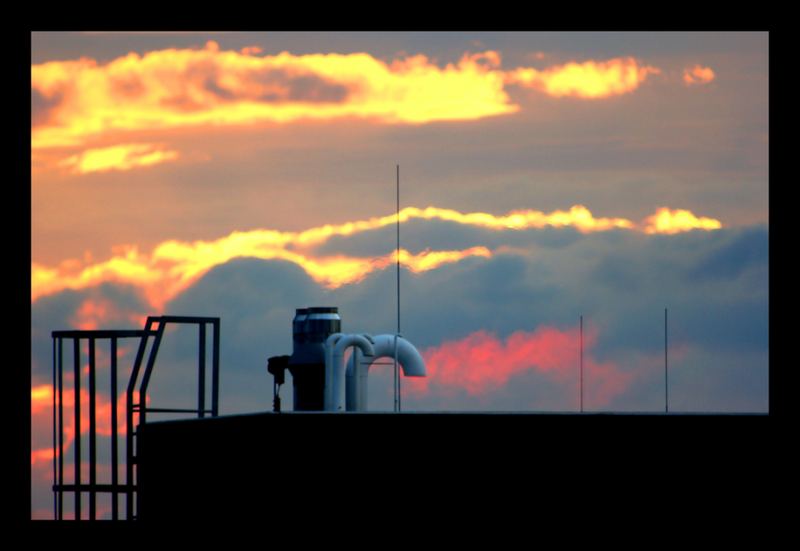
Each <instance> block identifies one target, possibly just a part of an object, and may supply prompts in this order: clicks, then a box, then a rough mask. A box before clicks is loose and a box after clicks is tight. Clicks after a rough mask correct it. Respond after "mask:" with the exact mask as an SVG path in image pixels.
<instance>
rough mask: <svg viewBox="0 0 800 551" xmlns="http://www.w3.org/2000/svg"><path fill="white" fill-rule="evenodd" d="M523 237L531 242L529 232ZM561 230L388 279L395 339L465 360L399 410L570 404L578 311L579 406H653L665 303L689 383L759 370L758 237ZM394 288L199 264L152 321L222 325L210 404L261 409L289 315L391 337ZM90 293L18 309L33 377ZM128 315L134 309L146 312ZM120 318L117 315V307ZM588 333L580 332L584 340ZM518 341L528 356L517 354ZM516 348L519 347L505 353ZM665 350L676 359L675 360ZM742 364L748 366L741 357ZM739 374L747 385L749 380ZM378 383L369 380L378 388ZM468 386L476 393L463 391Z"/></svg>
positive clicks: (373, 278)
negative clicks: (315, 308)
mask: <svg viewBox="0 0 800 551" xmlns="http://www.w3.org/2000/svg"><path fill="white" fill-rule="evenodd" d="M458 227H461V226H454V230H455V229H457V228H458ZM463 227H464V229H465V230H468V231H472V230H473V229H474V228H472V227H471V226H463ZM515 235H516V234H515ZM535 235H538V232H534V233H531V234H529V236H535ZM575 236H576V239H574V240H573V241H570V242H568V243H566V244H562V245H560V246H558V247H543V246H541V245H539V244H537V243H536V242H535V241H532V242H531V243H530V244H529V245H528V251H529V254H517V253H503V252H497V253H495V254H493V255H492V256H490V257H482V256H472V257H469V258H465V259H463V260H461V261H460V262H455V263H449V264H442V265H441V266H440V267H438V268H437V269H435V270H429V271H425V272H413V271H411V270H410V269H407V268H406V269H403V270H402V274H401V286H402V295H401V298H402V332H403V334H404V335H405V336H406V337H407V338H409V340H411V342H413V343H414V344H415V345H416V346H417V347H418V348H419V349H420V350H422V351H425V350H428V349H431V350H439V351H440V352H441V351H445V350H447V351H451V350H452V351H453V354H455V356H454V357H456V358H461V360H463V361H461V362H460V365H461V366H462V367H461V368H460V369H462V370H464V372H463V373H461V372H458V373H456V372H455V370H456V368H455V366H456V364H457V363H459V362H457V361H454V362H452V363H447V362H445V360H444V355H443V352H442V353H441V354H439V355H437V356H436V358H439V359H441V361H440V360H439V359H437V361H440V363H439V364H437V365H436V368H435V369H437V373H438V375H435V376H433V377H431V378H430V379H429V381H428V383H427V385H428V388H429V391H428V392H419V393H409V394H408V402H407V403H408V406H409V407H411V408H421V409H426V410H441V409H447V410H458V409H463V408H469V409H474V408H475V407H477V408H478V409H484V410H487V409H488V410H496V409H507V406H508V404H507V402H506V401H507V400H511V401H513V403H514V404H515V406H514V408H515V409H516V408H521V409H528V410H531V409H556V410H559V409H560V410H565V409H572V408H574V407H575V396H576V394H575V385H576V384H577V382H576V381H577V379H576V377H577V375H576V374H575V372H574V370H575V369H576V366H577V360H576V357H577V356H576V349H575V346H576V344H575V343H576V342H577V341H576V340H575V339H574V337H575V331H576V330H577V325H578V317H579V316H580V315H583V316H584V320H585V325H586V327H587V335H586V336H587V339H588V340H587V347H586V350H587V351H588V352H589V353H588V356H587V358H589V361H590V362H593V363H591V364H589V363H587V365H591V366H593V367H592V371H591V373H593V374H594V376H595V377H597V378H596V379H594V380H593V383H592V384H593V385H596V386H593V387H592V389H593V390H592V393H591V396H592V400H597V402H592V404H593V407H603V408H606V409H614V408H616V409H639V410H647V409H653V410H657V409H658V407H660V406H659V404H660V402H659V399H660V398H659V397H660V396H663V387H659V384H660V381H662V380H663V378H662V377H663V371H661V370H660V365H661V364H660V359H661V358H663V342H664V341H663V330H664V327H663V310H664V308H665V307H669V311H670V342H671V343H672V351H671V355H670V357H671V358H673V359H674V364H675V365H674V367H675V369H676V370H678V369H680V366H681V365H688V363H685V362H684V359H683V358H687V359H686V362H689V359H692V358H695V359H696V358H700V357H704V358H711V359H713V362H714V365H713V366H712V365H708V367H706V366H704V364H703V362H702V361H699V360H697V361H695V360H694V359H692V361H691V365H692V367H691V369H693V370H696V374H695V375H693V376H695V377H697V378H698V379H702V380H703V385H704V387H705V388H709V389H711V388H714V387H715V384H720V385H721V386H720V388H726V387H725V385H722V383H721V382H718V383H715V382H714V381H713V380H709V379H707V378H708V377H711V378H712V379H716V378H719V377H725V376H726V375H725V370H724V369H723V368H722V366H724V365H725V364H726V363H728V362H730V361H733V359H734V358H739V359H737V360H736V361H737V362H738V363H737V365H739V366H740V367H739V368H738V369H740V370H741V371H742V372H743V371H745V370H747V369H748V368H747V364H748V362H749V365H751V368H752V369H756V368H758V369H760V367H759V366H764V365H766V362H767V358H768V335H769V325H768V255H767V254H766V250H767V246H768V239H767V232H766V229H764V228H749V229H746V230H731V229H722V230H718V231H714V232H689V233H684V234H677V235H648V234H645V233H640V232H628V231H616V232H597V233H587V234H580V233H577V232H575ZM518 246H519V247H523V244H522V243H520V244H518ZM394 286H395V273H394V270H393V269H387V270H377V271H373V272H371V273H369V274H367V275H366V276H365V277H364V278H363V279H362V280H361V281H360V282H358V283H355V284H352V285H344V286H340V287H336V288H327V287H325V286H323V285H321V284H320V283H318V282H316V281H315V280H314V279H313V278H312V277H311V276H310V275H309V274H308V273H307V272H306V271H305V269H303V268H302V267H301V266H299V265H297V264H295V263H293V262H290V261H286V260H280V259H271V260H261V259H255V258H240V259H233V260H229V261H227V262H225V263H222V264H220V265H218V266H215V267H213V268H211V269H210V270H209V271H207V272H206V273H205V274H204V275H203V276H201V277H199V278H198V279H197V280H196V281H195V282H193V283H191V284H190V285H189V286H188V287H186V288H185V289H183V290H182V291H180V292H179V293H178V294H177V295H176V296H175V297H174V298H173V299H172V300H170V301H168V302H167V303H166V304H165V305H164V310H163V311H164V312H166V313H171V314H178V315H180V314H185V315H211V316H220V317H221V319H222V389H223V397H224V398H223V401H222V404H223V409H224V411H226V412H232V411H237V412H246V411H254V410H256V411H257V410H267V409H269V408H270V401H271V395H272V389H271V386H270V380H269V378H268V376H267V374H266V371H265V363H266V359H267V358H268V357H269V356H273V355H280V354H287V353H291V319H292V317H293V315H294V309H295V308H298V307H302V306H312V305H334V306H338V307H339V311H340V313H341V315H342V318H343V329H344V330H345V331H348V332H349V331H354V332H361V331H366V332H371V333H374V334H377V333H382V332H391V331H394V328H395V324H396V317H395V316H396V311H395V302H394V301H395V296H394V292H393V291H394ZM102 289H104V291H103V294H101V295H97V296H96V297H94V298H95V300H97V301H99V300H100V299H101V298H106V299H109V300H110V297H116V298H115V299H113V300H116V301H119V302H120V303H121V304H123V305H124V304H128V303H130V307H133V306H134V305H136V304H140V303H136V301H135V300H133V297H134V296H135V295H134V294H133V288H127V289H126V288H124V287H118V286H111V285H106V286H105V287H102ZM123 291H124V292H123ZM88 292H89V290H85V291H81V292H75V291H68V292H62V293H57V294H55V295H53V296H50V297H42V298H41V299H39V300H38V301H36V302H35V303H34V304H33V305H32V317H33V321H34V326H33V330H34V331H33V335H32V338H33V341H32V356H33V358H34V361H35V362H36V363H37V364H38V363H40V364H41V367H40V368H37V369H36V370H35V373H38V374H40V378H41V379H42V380H47V377H49V365H50V364H49V363H48V362H49V361H51V355H52V352H51V349H50V345H49V331H50V330H53V329H62V328H68V327H69V320H73V319H76V318H77V317H78V312H79V311H81V310H82V309H84V310H91V309H86V308H85V307H84V306H83V305H84V304H85V303H86V299H85V298H84V297H85V296H86V295H85V294H86V293H88ZM140 307H141V308H142V309H143V310H144V311H147V306H146V305H145V306H140ZM119 310H121V311H122V312H127V310H128V307H127V306H126V307H125V308H119ZM150 313H154V312H150ZM155 313H158V312H155ZM56 318H57V319H58V320H61V321H57V320H56ZM98 319H100V318H98ZM117 319H119V320H120V321H119V324H120V325H124V326H125V327H131V326H133V324H132V323H124V318H123V317H119V318H117ZM54 320H56V321H54ZM98 324H99V322H98ZM589 327H593V328H594V331H595V333H594V334H593V335H594V336H593V337H590V333H589V331H588V328H589ZM549 330H553V331H550V332H548V331H549ZM515 334H518V335H521V336H519V337H516V338H517V339H520V340H519V341H517V340H512V339H511V336H512V335H515ZM476 335H478V336H482V337H481V338H478V337H477V336H476ZM468 337H469V338H468ZM175 338H176V339H178V341H180V342H179V343H178V344H176V345H175V348H173V349H170V346H172V345H171V344H169V343H172V342H173V341H174V339H173V337H172V336H170V337H169V338H168V339H165V346H164V350H163V354H162V353H160V355H159V361H160V362H164V363H165V364H168V365H170V366H171V367H172V369H170V370H164V371H163V372H162V371H159V373H160V374H161V375H158V376H159V377H162V378H160V379H159V381H158V385H156V386H158V387H159V388H162V389H165V390H163V392H164V393H165V394H164V395H165V396H166V397H167V398H168V399H170V398H169V397H170V396H179V395H180V396H186V395H187V393H186V386H185V377H186V373H190V374H191V373H193V371H192V368H191V365H188V364H187V365H183V364H184V363H186V362H189V363H191V361H194V360H193V359H192V358H194V354H196V332H194V333H192V332H191V331H189V333H187V334H186V336H185V338H184V337H180V336H176V337H175ZM182 339H183V340H185V341H186V342H185V343H184V342H183V340H182ZM167 341H168V342H167ZM446 343H450V345H448V346H445V344H446ZM476 343H477V344H480V343H488V344H487V347H489V348H490V349H492V350H496V351H498V353H499V354H506V357H507V361H506V360H504V361H503V362H497V366H496V367H494V368H493V369H494V370H495V371H496V372H494V371H491V370H490V369H489V367H488V363H487V362H480V361H476V362H473V363H474V364H475V365H474V366H473V365H472V364H471V363H470V362H471V361H467V360H466V359H465V358H466V356H464V355H463V354H462V356H463V357H462V356H458V354H456V353H457V352H458V351H459V350H463V351H465V352H464V354H466V353H467V352H468V351H470V350H472V349H473V348H474V346H473V345H475V346H477V344H476ZM530 343H536V344H537V346H538V347H539V348H536V347H533V348H526V346H529V345H530ZM545 345H547V346H545ZM470 346H472V348H470ZM530 346H533V345H530ZM459 347H460V348H459ZM491 347H494V348H491ZM517 349H519V350H522V351H524V353H520V354H519V355H518V356H515V355H514V351H515V350H517ZM542 350H551V351H552V352H553V355H551V356H542V355H538V356H537V354H539V353H540V351H542ZM679 350H689V351H690V352H689V353H688V355H686V354H684V356H683V357H681V356H680V354H679ZM696 351H702V354H700V355H698V354H699V353H698V352H696ZM570 358H572V359H571V360H570ZM741 358H749V359H748V362H744V360H742V359H741ZM440 365H441V369H439V367H440ZM448 366H449V367H448ZM570 366H572V367H571V369H573V371H570ZM717 366H720V367H719V368H717ZM712 367H713V368H714V369H712ZM184 368H186V369H184ZM195 369H196V367H195ZM687 369H689V368H688V367H687ZM758 369H757V370H758ZM448 370H449V371H448ZM570 373H572V374H571V375H570ZM587 373H588V372H587ZM759 373H761V372H760V371H759ZM751 377H754V378H756V379H759V377H761V375H752V376H751ZM379 380H380V377H378V378H376V381H375V382H376V384H377V383H378V381H379ZM759 380H760V379H759ZM437 381H438V382H437ZM410 384H414V383H410ZM422 384H424V383H422ZM481 385H483V386H481ZM479 387H480V388H483V389H484V392H483V393H482V394H480V393H479V394H474V391H475V390H476V389H477V388H479ZM154 388H155V387H154ZM287 388H288V387H287ZM409 388H411V387H409ZM659 388H660V389H661V391H662V393H659ZM737 388H738V387H737ZM752 388H753V390H752V392H753V393H756V394H758V393H759V392H761V391H762V390H763V388H765V387H764V385H762V384H758V385H753V387H752ZM543 389H549V392H550V394H549V395H548V394H547V392H544V390H543ZM676 392H677V391H676ZM288 394H289V395H287V393H286V392H284V394H283V398H284V403H285V405H286V407H287V408H290V407H291V396H290V394H291V393H290V392H289V393H288ZM377 395H378V394H377V393H376V396H377ZM745 395H747V392H746V390H745V389H743V388H738V390H737V396H739V397H742V396H745ZM587 396H588V394H587ZM683 396H684V398H683V402H682V403H683V405H684V407H686V408H689V409H690V408H691V407H692V404H695V406H696V407H697V408H700V407H701V406H702V399H701V397H700V396H699V394H697V393H694V392H693V393H692V394H691V396H692V398H691V399H690V398H689V397H688V396H689V395H686V394H684V395H683ZM190 399H191V397H190ZM737 399H739V398H737ZM737 399H734V398H730V399H725V400H727V401H725V404H726V406H725V407H726V408H731V409H735V408H736V407H737V406H736V405H735V403H736V400H737ZM170 400H171V399H170ZM476 400H477V401H476ZM692 400H695V402H693V401H692ZM696 400H700V401H696ZM741 400H742V401H741V404H742V405H741V406H740V410H741V408H746V407H750V405H752V404H758V403H763V401H764V398H763V397H760V396H750V397H749V398H747V399H745V398H741ZM722 401H724V400H723V399H722V398H721V399H720V402H719V403H722ZM159 403H161V402H159ZM165 403H167V400H165ZM603 404H604V405H603Z"/></svg>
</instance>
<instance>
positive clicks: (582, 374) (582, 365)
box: [581, 316, 583, 413]
mask: <svg viewBox="0 0 800 551" xmlns="http://www.w3.org/2000/svg"><path fill="white" fill-rule="evenodd" d="M581 413H583V316H581Z"/></svg>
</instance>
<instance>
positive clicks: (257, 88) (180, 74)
mask: <svg viewBox="0 0 800 551" xmlns="http://www.w3.org/2000/svg"><path fill="white" fill-rule="evenodd" d="M258 53H259V52H258V50H257V49H245V50H243V51H241V52H237V51H220V49H219V46H218V45H217V44H216V43H214V42H209V43H208V44H206V47H205V48H203V49H180V50H179V49H166V50H158V51H152V52H149V53H147V54H145V55H141V56H140V55H139V54H136V53H130V54H128V55H127V56H125V57H120V58H117V59H114V60H112V61H111V62H109V63H106V64H98V63H97V62H96V61H95V60H93V59H87V58H81V59H79V60H77V61H53V62H48V63H43V64H38V65H33V66H32V67H31V86H32V104H33V106H34V113H33V120H32V126H33V131H32V146H33V147H34V148H38V147H49V146H70V145H81V144H82V143H84V141H85V140H86V139H88V138H90V137H94V136H99V135H102V134H107V133H111V132H117V131H126V130H142V129H159V128H176V127H188V126H196V125H239V124H254V123H259V122H263V121H272V122H279V123H285V122H292V121H297V120H300V119H331V118H339V117H349V116H355V117H368V118H373V119H376V120H379V121H384V122H392V123H397V122H400V123H425V122H430V121H442V120H472V119H478V118H482V117H488V116H493V115H501V114H505V113H513V112H515V111H517V110H518V107H517V106H515V105H513V104H511V103H510V102H509V99H508V96H507V95H506V93H505V91H504V90H503V76H502V72H499V71H496V70H494V69H493V65H495V64H497V63H499V57H498V56H497V54H495V53H493V52H487V53H484V54H474V55H469V54H465V55H464V57H463V58H462V59H461V60H460V61H459V62H458V63H456V64H448V65H447V66H445V67H444V68H440V67H438V66H437V65H436V64H434V63H432V62H431V61H430V60H429V59H428V58H427V57H426V56H424V55H417V56H413V57H409V58H406V59H403V60H398V61H394V62H393V63H391V64H387V63H385V62H383V61H381V60H378V59H376V58H374V57H372V56H371V55H369V54H366V53H354V54H346V55H342V54H308V55H293V54H290V53H288V52H283V53H280V54H278V55H274V56H263V57H259V56H258V55H257V54H258Z"/></svg>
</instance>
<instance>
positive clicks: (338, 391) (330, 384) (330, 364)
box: [325, 334, 375, 411]
mask: <svg viewBox="0 0 800 551" xmlns="http://www.w3.org/2000/svg"><path fill="white" fill-rule="evenodd" d="M333 336H334V335H331V337H328V341H326V343H325V349H326V352H327V356H326V358H325V363H326V365H325V376H326V377H325V390H326V392H325V410H326V411H343V410H344V409H345V380H344V379H345V367H344V351H345V350H347V349H348V348H350V347H351V346H356V347H358V348H359V349H360V350H361V352H363V353H364V355H365V356H373V355H374V353H375V351H374V348H373V345H372V343H371V342H370V340H369V339H367V337H365V336H364V335H353V334H351V335H340V336H339V338H338V339H332V337H333ZM331 345H332V346H331ZM331 348H332V351H331ZM329 388H330V393H329V392H328V389H329Z"/></svg>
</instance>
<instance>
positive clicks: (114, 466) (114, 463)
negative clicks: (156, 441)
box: [111, 337, 119, 520]
mask: <svg viewBox="0 0 800 551" xmlns="http://www.w3.org/2000/svg"><path fill="white" fill-rule="evenodd" d="M118 469H119V449H118V447H117V338H116V337H111V486H112V489H111V519H112V520H119V494H118V493H117V486H118V485H119V472H118Z"/></svg>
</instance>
